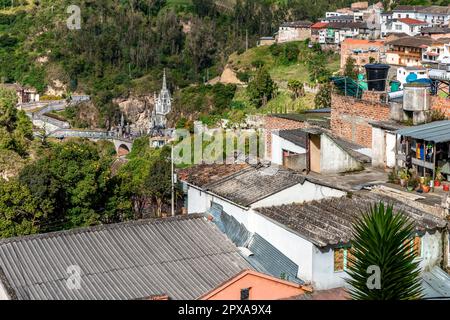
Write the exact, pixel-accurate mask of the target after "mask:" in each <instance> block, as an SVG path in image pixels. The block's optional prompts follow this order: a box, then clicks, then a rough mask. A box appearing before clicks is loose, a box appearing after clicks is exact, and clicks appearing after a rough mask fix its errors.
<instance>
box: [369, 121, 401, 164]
mask: <svg viewBox="0 0 450 320" xmlns="http://www.w3.org/2000/svg"><path fill="white" fill-rule="evenodd" d="M396 139H397V138H396V135H395V134H394V133H392V132H389V131H386V130H384V129H381V128H376V127H373V128H372V165H373V166H374V167H380V168H386V167H387V168H393V167H395V141H396Z"/></svg>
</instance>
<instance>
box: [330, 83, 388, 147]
mask: <svg viewBox="0 0 450 320" xmlns="http://www.w3.org/2000/svg"><path fill="white" fill-rule="evenodd" d="M380 101H385V96H384V95H383V94H382V93H379V92H371V91H365V92H364V94H363V97H362V99H361V100H358V99H355V98H353V97H345V96H341V95H337V94H333V95H332V107H331V128H332V132H333V134H335V135H337V136H339V137H341V138H343V139H345V140H348V141H352V142H354V143H356V144H359V145H361V146H364V147H366V148H372V126H371V125H370V124H369V123H370V122H374V121H387V120H389V118H390V117H389V114H390V111H389V110H390V109H389V105H388V104H385V103H381V102H380Z"/></svg>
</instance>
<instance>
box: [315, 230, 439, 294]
mask: <svg viewBox="0 0 450 320" xmlns="http://www.w3.org/2000/svg"><path fill="white" fill-rule="evenodd" d="M442 250H443V246H442V235H441V233H439V232H436V233H433V234H430V233H428V232H427V233H426V234H425V235H424V236H423V237H422V249H421V251H422V253H421V257H420V258H419V259H420V261H421V262H420V267H421V269H422V271H424V272H427V271H429V270H431V269H432V268H433V267H435V266H439V265H440V263H441V262H442V253H443V251H442ZM312 261H313V267H312V269H313V278H312V285H313V286H314V288H315V289H316V290H327V289H333V288H339V287H343V286H345V285H346V284H345V279H347V278H348V276H347V274H346V273H345V272H335V271H334V251H333V250H331V249H330V250H328V251H321V250H320V249H319V248H317V247H315V246H314V248H313V256H312Z"/></svg>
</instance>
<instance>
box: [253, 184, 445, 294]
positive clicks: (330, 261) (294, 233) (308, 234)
mask: <svg viewBox="0 0 450 320" xmlns="http://www.w3.org/2000/svg"><path fill="white" fill-rule="evenodd" d="M380 200H383V201H385V202H388V203H391V204H393V205H394V210H401V211H402V212H404V213H405V214H407V215H408V217H410V218H411V219H412V221H413V222H414V224H415V226H416V234H415V236H414V237H412V238H411V243H410V245H411V250H414V251H415V252H416V254H417V257H418V259H421V260H420V266H421V269H422V271H423V275H424V276H427V275H428V273H429V272H430V271H431V270H433V269H434V268H436V267H438V268H439V267H440V266H441V265H444V266H447V265H448V262H447V261H443V257H444V256H445V255H444V248H445V245H444V242H443V240H442V239H443V236H444V235H445V234H447V241H448V233H447V232H448V231H447V222H446V221H445V219H442V218H439V217H437V216H434V215H432V214H430V213H427V212H424V211H420V210H418V209H416V208H415V207H412V206H409V205H405V204H404V203H402V202H400V201H397V200H395V199H393V198H387V197H384V196H380V195H377V194H372V193H370V192H362V193H360V194H354V195H353V196H352V197H351V198H350V197H345V198H340V199H336V198H334V199H325V200H321V201H313V202H308V203H304V204H290V205H289V204H287V205H283V206H272V207H267V208H257V209H255V210H254V211H253V212H252V217H251V218H250V219H249V223H250V225H249V229H250V230H253V231H254V232H259V234H261V236H263V237H264V238H265V239H266V240H267V241H269V242H270V243H272V244H273V245H274V246H275V247H276V248H278V249H279V250H280V251H281V252H282V253H284V254H285V255H286V256H287V257H289V258H290V259H291V260H292V261H294V262H295V263H296V264H298V266H299V277H301V278H302V279H304V280H305V281H307V282H310V283H311V284H312V286H313V288H314V290H327V289H333V288H339V287H344V286H345V285H346V284H345V279H346V278H347V274H346V273H345V271H346V270H347V269H348V267H349V259H348V258H349V257H350V255H351V242H352V222H354V221H355V219H356V218H357V217H358V216H359V215H360V214H361V212H364V211H367V210H368V208H369V206H370V205H372V204H374V203H377V202H379V201H380ZM444 239H445V238H444ZM447 248H448V247H447Z"/></svg>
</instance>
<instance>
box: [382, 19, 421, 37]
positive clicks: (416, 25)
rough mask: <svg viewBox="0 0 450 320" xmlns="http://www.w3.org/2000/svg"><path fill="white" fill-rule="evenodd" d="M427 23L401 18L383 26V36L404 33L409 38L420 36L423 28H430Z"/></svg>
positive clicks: (387, 22)
mask: <svg viewBox="0 0 450 320" xmlns="http://www.w3.org/2000/svg"><path fill="white" fill-rule="evenodd" d="M428 26H430V24H428V23H427V22H425V21H422V20H417V19H411V18H400V19H392V20H387V21H386V22H383V23H382V24H381V35H382V36H383V37H385V36H386V35H388V34H391V33H404V34H407V35H409V36H415V35H419V34H420V33H421V29H422V28H423V27H428Z"/></svg>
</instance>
